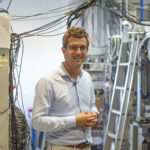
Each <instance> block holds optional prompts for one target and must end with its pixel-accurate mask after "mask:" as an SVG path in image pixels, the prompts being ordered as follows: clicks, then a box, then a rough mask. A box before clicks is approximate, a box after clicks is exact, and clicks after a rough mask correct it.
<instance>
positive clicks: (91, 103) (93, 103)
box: [90, 79, 99, 115]
mask: <svg viewBox="0 0 150 150" xmlns="http://www.w3.org/2000/svg"><path fill="white" fill-rule="evenodd" d="M90 110H91V111H93V112H97V114H98V115H99V111H98V110H97V107H96V106H95V93H94V88H93V84H92V79H91V101H90Z"/></svg>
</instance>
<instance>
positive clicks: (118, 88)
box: [116, 86, 125, 90]
mask: <svg viewBox="0 0 150 150" xmlns="http://www.w3.org/2000/svg"><path fill="white" fill-rule="evenodd" d="M116 89H117V90H124V89H125V88H124V87H121V86H116Z"/></svg>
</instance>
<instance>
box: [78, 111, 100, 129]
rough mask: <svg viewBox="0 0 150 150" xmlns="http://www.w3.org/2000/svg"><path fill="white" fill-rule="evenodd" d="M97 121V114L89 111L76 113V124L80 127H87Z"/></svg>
mask: <svg viewBox="0 0 150 150" xmlns="http://www.w3.org/2000/svg"><path fill="white" fill-rule="evenodd" d="M97 121H98V119H97V115H96V114H95V113H91V112H90V111H86V112H81V113H79V114H77V115H76V125H77V126H82V127H89V126H93V125H95V124H96V122H97Z"/></svg>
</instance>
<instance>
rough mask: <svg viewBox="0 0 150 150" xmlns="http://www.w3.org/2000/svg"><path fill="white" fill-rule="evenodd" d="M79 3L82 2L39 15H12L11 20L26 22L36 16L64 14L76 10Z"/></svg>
mask: <svg viewBox="0 0 150 150" xmlns="http://www.w3.org/2000/svg"><path fill="white" fill-rule="evenodd" d="M79 2H80V3H81V2H82V1H81V0H80V1H77V2H75V3H71V4H69V5H65V6H61V7H58V8H53V9H51V10H47V11H46V12H42V13H41V12H40V13H36V14H30V15H28V16H20V15H19V16H14V15H12V20H20V19H21V20H23V19H24V20H28V18H31V17H32V18H33V17H38V16H42V15H48V14H50V15H51V14H53V13H57V14H58V13H59V12H61V13H62V12H65V11H69V10H71V9H74V8H76V7H77V6H78V5H79Z"/></svg>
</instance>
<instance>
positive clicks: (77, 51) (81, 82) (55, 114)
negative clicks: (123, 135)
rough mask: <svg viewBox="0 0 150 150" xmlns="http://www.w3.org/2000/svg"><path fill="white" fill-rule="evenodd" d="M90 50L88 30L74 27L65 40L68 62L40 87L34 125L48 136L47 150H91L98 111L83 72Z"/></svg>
mask: <svg viewBox="0 0 150 150" xmlns="http://www.w3.org/2000/svg"><path fill="white" fill-rule="evenodd" d="M88 46H89V41H88V34H87V33H86V32H85V30H83V29H82V28H79V27H70V28H69V29H68V30H67V31H66V33H65V35H64V37H63V47H62V52H63V55H64V58H65V61H64V62H62V64H61V66H60V67H59V68H58V69H57V70H56V71H55V72H54V73H51V74H49V75H47V76H45V77H43V78H42V79H41V80H40V81H39V82H38V84H37V86H36V93H35V99H34V106H33V114H32V124H33V127H34V128H35V129H36V130H39V131H43V132H47V143H48V146H47V150H74V149H76V150H81V149H82V150H83V149H84V150H90V144H91V143H92V137H91V126H93V125H94V124H96V122H97V116H98V111H97V109H96V107H95V96H94V91H93V87H92V80H91V77H90V75H89V74H88V73H87V72H85V71H83V70H82V69H80V67H81V65H82V63H83V61H84V59H85V58H86V55H87V52H88Z"/></svg>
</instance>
